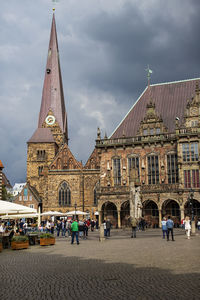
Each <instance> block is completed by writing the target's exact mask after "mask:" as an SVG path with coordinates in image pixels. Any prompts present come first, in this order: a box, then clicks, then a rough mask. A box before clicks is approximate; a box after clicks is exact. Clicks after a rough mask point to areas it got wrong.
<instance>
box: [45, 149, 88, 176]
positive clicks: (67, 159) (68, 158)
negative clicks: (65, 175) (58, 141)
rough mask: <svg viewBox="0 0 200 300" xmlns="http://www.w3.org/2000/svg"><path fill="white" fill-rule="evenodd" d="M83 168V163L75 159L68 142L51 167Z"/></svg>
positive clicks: (65, 168)
mask: <svg viewBox="0 0 200 300" xmlns="http://www.w3.org/2000/svg"><path fill="white" fill-rule="evenodd" d="M82 168H83V165H82V163H81V162H79V161H77V160H76V159H75V157H74V156H73V154H72V153H71V151H70V149H69V147H68V145H67V144H64V145H63V147H62V148H61V149H60V151H59V152H58V154H57V155H56V157H55V159H54V160H53V162H52V163H51V165H50V167H49V169H50V170H74V169H82Z"/></svg>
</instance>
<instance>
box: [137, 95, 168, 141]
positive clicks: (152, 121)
mask: <svg viewBox="0 0 200 300" xmlns="http://www.w3.org/2000/svg"><path fill="white" fill-rule="evenodd" d="M166 132H167V127H166V126H165V125H164V123H163V120H162V117H161V116H158V114H157V112H156V105H155V103H153V101H152V100H150V102H149V103H148V104H147V106H146V114H145V117H144V119H143V121H141V122H140V127H139V130H138V133H137V135H139V136H145V135H146V136H149V135H151V136H152V135H156V134H162V133H166Z"/></svg>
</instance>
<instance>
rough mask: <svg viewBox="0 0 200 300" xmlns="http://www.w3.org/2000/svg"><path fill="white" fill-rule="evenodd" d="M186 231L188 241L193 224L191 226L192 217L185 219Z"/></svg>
mask: <svg viewBox="0 0 200 300" xmlns="http://www.w3.org/2000/svg"><path fill="white" fill-rule="evenodd" d="M184 224H185V231H186V234H187V238H188V240H189V239H190V233H191V224H190V217H188V216H187V217H186V218H185V222H184Z"/></svg>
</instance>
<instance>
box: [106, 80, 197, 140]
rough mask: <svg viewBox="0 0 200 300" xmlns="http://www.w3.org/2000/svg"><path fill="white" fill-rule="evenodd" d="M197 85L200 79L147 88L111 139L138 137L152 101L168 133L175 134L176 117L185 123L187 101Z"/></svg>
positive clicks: (152, 85)
mask: <svg viewBox="0 0 200 300" xmlns="http://www.w3.org/2000/svg"><path fill="white" fill-rule="evenodd" d="M196 83H198V84H200V78H195V79H189V80H182V81H175V82H168V83H159V84H151V85H150V86H149V87H146V89H145V90H144V92H143V93H142V94H141V95H140V97H139V98H138V100H137V101H136V102H135V103H134V105H133V106H132V107H131V109H130V110H129V112H128V113H127V115H126V116H125V118H124V119H123V120H122V121H121V123H120V124H119V125H118V127H117V128H116V129H115V130H114V132H113V133H112V134H111V136H110V138H120V137H122V136H126V137H133V136H136V134H137V131H138V128H139V126H140V122H141V121H142V120H143V119H144V116H145V113H146V106H147V104H148V103H149V102H150V100H152V102H153V103H155V109H156V112H157V114H158V115H159V116H161V117H162V119H163V122H164V125H165V126H166V127H167V128H168V131H169V132H173V131H174V128H175V119H176V117H178V118H179V119H180V123H181V122H182V121H183V117H184V110H185V107H186V104H187V100H188V99H191V98H192V97H193V96H194V95H195V87H196Z"/></svg>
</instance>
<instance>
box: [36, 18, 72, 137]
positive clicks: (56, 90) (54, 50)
mask: <svg viewBox="0 0 200 300" xmlns="http://www.w3.org/2000/svg"><path fill="white" fill-rule="evenodd" d="M49 111H52V113H53V115H54V116H55V118H56V121H57V122H58V124H59V126H60V128H61V130H62V132H63V133H64V134H65V136H66V138H67V139H68V133H67V113H66V110H65V100H64V92H63V84H62V76H61V69H60V62H59V50H58V41H57V33H56V23H55V15H54V14H53V19H52V26H51V34H50V41H49V49H48V57H47V64H46V70H45V79H44V85H43V92H42V102H41V107H40V114H39V120H38V128H41V127H42V124H43V123H44V121H45V119H46V117H47V115H48V112H49Z"/></svg>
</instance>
